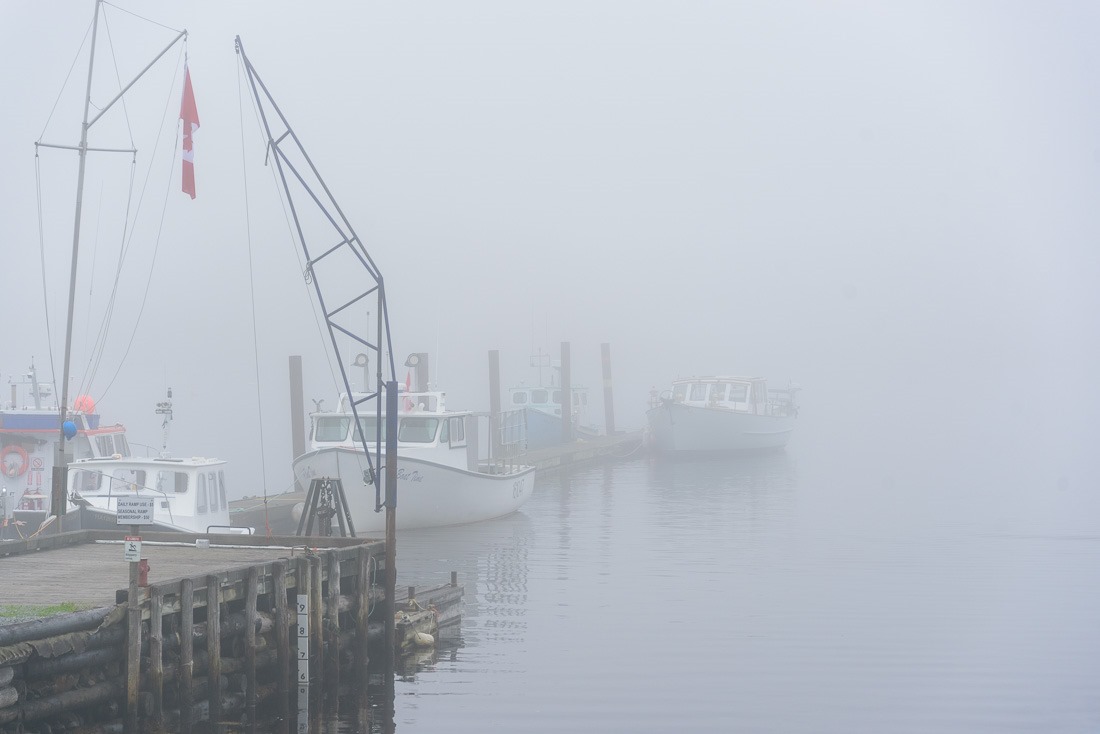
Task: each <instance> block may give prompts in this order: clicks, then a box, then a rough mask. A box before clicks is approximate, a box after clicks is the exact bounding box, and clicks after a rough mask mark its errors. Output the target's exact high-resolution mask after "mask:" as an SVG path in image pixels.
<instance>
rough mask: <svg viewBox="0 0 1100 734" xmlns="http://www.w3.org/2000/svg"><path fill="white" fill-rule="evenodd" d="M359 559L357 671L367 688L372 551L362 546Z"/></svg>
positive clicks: (356, 609) (364, 686) (360, 680)
mask: <svg viewBox="0 0 1100 734" xmlns="http://www.w3.org/2000/svg"><path fill="white" fill-rule="evenodd" d="M357 560H358V561H359V593H358V595H357V596H358V604H357V605H356V608H355V634H356V642H357V644H356V657H357V658H358V666H357V667H358V670H357V673H358V675H359V686H360V688H361V689H363V690H366V687H367V676H368V667H369V662H370V656H369V655H368V654H367V649H368V644H367V643H368V639H367V638H368V635H369V630H370V627H369V625H370V564H371V556H370V552H369V551H368V550H367V549H366V548H360V549H359V554H358V556H357ZM360 723H362V722H360Z"/></svg>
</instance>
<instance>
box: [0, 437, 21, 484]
mask: <svg viewBox="0 0 1100 734" xmlns="http://www.w3.org/2000/svg"><path fill="white" fill-rule="evenodd" d="M12 454H15V455H16V456H18V457H19V463H18V464H14V463H9V462H8V457H9V456H11V455H12ZM0 465H2V466H3V470H4V476H7V477H20V476H23V473H24V472H26V471H27V450H26V449H24V448H23V447H22V446H19V445H18V444H12V445H10V446H5V447H4V450H3V451H0Z"/></svg>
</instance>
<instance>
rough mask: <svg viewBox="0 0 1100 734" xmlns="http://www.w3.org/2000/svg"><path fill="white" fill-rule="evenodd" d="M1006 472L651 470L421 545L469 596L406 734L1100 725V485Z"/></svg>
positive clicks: (641, 462)
mask: <svg viewBox="0 0 1100 734" xmlns="http://www.w3.org/2000/svg"><path fill="white" fill-rule="evenodd" d="M990 458H991V457H990V456H989V455H988V454H986V455H983V456H980V457H979V456H973V455H968V454H967V453H966V451H964V450H958V451H957V452H956V453H955V454H953V455H950V456H945V457H940V460H938V461H923V462H918V461H908V462H907V461H899V460H898V457H891V456H882V455H879V454H876V455H874V456H873V457H872V456H870V455H867V456H863V455H861V454H860V453H859V452H858V451H854V450H853V451H851V452H849V453H848V454H847V455H836V454H821V455H818V456H814V455H812V454H802V453H800V452H799V450H798V447H797V446H792V448H791V449H788V451H787V452H786V453H783V454H776V455H769V456H757V457H742V458H736V459H729V460H725V459H724V460H707V461H698V462H684V461H678V462H667V461H666V462H661V461H654V460H651V459H647V458H641V459H638V460H633V461H630V462H624V463H619V464H615V465H608V466H598V467H594V468H588V469H583V470H575V471H573V472H571V473H563V474H556V475H545V476H540V478H539V481H538V485H537V488H536V493H535V496H534V498H533V499H532V500H531V501H530V503H529V504H528V505H527V506H526V507H525V508H524V510H523V512H522V513H519V514H516V515H514V516H512V517H509V518H505V519H502V520H499V521H493V522H487V523H481V524H477V525H471V526H466V527H459V528H449V529H442V530H433V531H418V532H406V533H404V534H403V535H402V537H401V538H400V540H399V549H398V569H399V574H400V578H401V582H400V583H402V584H407V583H419V584H435V583H444V582H446V581H447V580H448V579H449V574H450V571H452V570H456V571H458V572H459V574H460V579H461V580H462V581H464V582H465V588H466V594H467V604H466V608H465V617H464V619H463V622H462V627H461V639H460V640H458V641H457V642H456V643H455V644H454V645H453V646H451V647H448V648H445V649H443V650H442V651H441V653H440V654H439V655H438V656H436V657H433V658H429V659H426V660H424V661H422V662H421V663H420V664H419V666H416V667H414V669H413V670H411V671H408V672H407V673H406V674H405V675H403V676H402V677H401V678H400V679H399V680H398V681H397V683H396V704H395V708H396V714H395V719H394V723H395V725H396V730H397V731H398V732H413V731H415V732H438V731H448V732H484V731H523V732H562V731H634V732H639V731H645V732H650V731H651V732H668V731H674V730H676V729H689V730H692V731H722V732H727V731H750V732H753V731H764V732H766V731H776V732H823V731H830V732H832V731H835V732H852V731H866V732H883V731H889V732H909V731H913V732H1004V731H1042V732H1053V731H1065V732H1090V731H1100V591H1098V588H1097V577H1098V570H1100V521H1098V520H1097V515H1096V512H1095V510H1096V503H1095V498H1093V497H1091V495H1092V489H1091V488H1092V487H1094V486H1095V484H1090V483H1089V482H1085V481H1083V480H1081V478H1080V477H1067V476H1065V475H1059V474H1057V472H1056V471H1055V470H1054V469H1053V468H1049V467H1048V468H1044V467H1042V466H1041V465H1040V466H1037V467H1036V468H1034V469H1029V470H1024V469H1023V468H1021V467H1022V466H1023V464H1022V463H1020V464H1018V465H1017V464H1014V463H1013V462H1012V461H1011V458H1010V457H1006V458H1004V460H1002V461H991V460H990ZM898 467H903V468H902V469H900V470H899V468H898ZM991 467H996V468H991ZM353 719H354V717H353V716H348V717H347V718H345V720H344V721H343V722H342V723H341V725H340V726H339V727H334V729H335V728H338V729H339V730H341V731H352V730H356V729H357V728H358V725H357V724H356V722H355V721H354V720H353Z"/></svg>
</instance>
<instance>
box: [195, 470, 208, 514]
mask: <svg viewBox="0 0 1100 734" xmlns="http://www.w3.org/2000/svg"><path fill="white" fill-rule="evenodd" d="M195 497H196V498H195V511H196V512H206V475H205V474H199V489H198V492H196V495H195Z"/></svg>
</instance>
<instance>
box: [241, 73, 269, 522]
mask: <svg viewBox="0 0 1100 734" xmlns="http://www.w3.org/2000/svg"><path fill="white" fill-rule="evenodd" d="M242 96H243V95H242V94H241V65H240V64H237V112H238V117H239V120H240V125H241V179H242V181H243V182H244V186H243V188H244V230H245V240H246V241H247V242H248V297H249V299H250V302H251V304H252V364H253V367H254V369H255V372H256V410H257V412H258V413H259V419H260V481H261V482H262V484H263V491H264V527H265V528H266V529H267V537H269V538H270V537H271V521H270V520H269V518H268V504H267V461H266V460H265V459H266V457H265V456H264V401H263V396H262V394H261V392H260V349H259V336H258V335H257V328H256V282H255V279H256V272H255V270H254V268H253V267H252V265H253V263H252V219H251V217H249V207H248V157H247V154H246V152H245V144H244V101H243V100H242Z"/></svg>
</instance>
